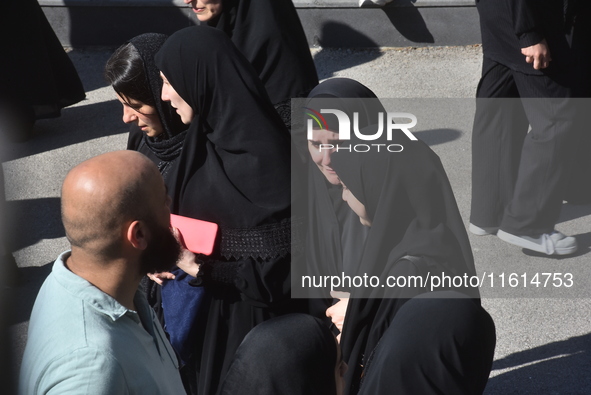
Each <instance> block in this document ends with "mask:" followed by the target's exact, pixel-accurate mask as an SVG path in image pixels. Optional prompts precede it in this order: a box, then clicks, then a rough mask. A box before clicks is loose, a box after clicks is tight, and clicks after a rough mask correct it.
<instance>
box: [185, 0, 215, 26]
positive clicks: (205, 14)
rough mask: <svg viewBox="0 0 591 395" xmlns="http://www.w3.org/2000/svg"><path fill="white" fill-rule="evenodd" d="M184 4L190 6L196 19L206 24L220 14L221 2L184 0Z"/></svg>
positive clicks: (213, 0)
mask: <svg viewBox="0 0 591 395" xmlns="http://www.w3.org/2000/svg"><path fill="white" fill-rule="evenodd" d="M184 1H185V4H191V8H192V9H193V12H194V13H195V15H197V19H199V21H201V22H207V21H210V20H212V19H214V18H217V17H218V16H219V15H220V14H221V13H222V0H184Z"/></svg>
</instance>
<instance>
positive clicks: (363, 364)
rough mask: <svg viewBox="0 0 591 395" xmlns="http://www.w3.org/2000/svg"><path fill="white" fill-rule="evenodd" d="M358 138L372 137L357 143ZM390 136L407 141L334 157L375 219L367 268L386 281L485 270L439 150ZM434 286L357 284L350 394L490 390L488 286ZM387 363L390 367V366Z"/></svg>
mask: <svg viewBox="0 0 591 395" xmlns="http://www.w3.org/2000/svg"><path fill="white" fill-rule="evenodd" d="M370 128H371V127H370ZM363 132H364V134H371V133H373V132H375V129H373V130H371V131H369V130H365V131H363ZM357 143H364V142H362V141H361V142H360V141H355V140H353V141H352V142H351V144H357ZM374 143H376V142H375V141H374ZM380 143H385V144H400V145H401V146H403V150H401V151H400V152H388V151H385V150H382V151H380V152H379V153H378V152H373V153H368V152H364V153H360V152H347V151H341V152H338V153H335V154H334V155H333V158H332V163H333V166H334V169H335V170H336V172H337V174H338V176H339V178H340V180H341V182H342V183H343V186H344V189H343V199H345V200H346V201H347V203H348V204H349V205H350V206H351V208H352V209H354V211H356V213H357V214H358V215H359V217H360V219H361V221H362V223H364V224H365V225H367V226H370V230H369V234H368V236H367V240H366V242H365V245H364V246H363V254H362V258H361V260H360V263H359V265H358V272H357V275H363V274H367V276H376V277H378V278H379V280H380V284H386V283H387V282H386V281H387V280H388V278H389V276H396V277H398V276H405V278H406V279H408V278H409V277H408V276H420V277H421V278H425V279H428V278H431V277H433V276H441V275H442V274H443V273H445V274H446V275H448V276H452V277H453V276H460V277H463V276H464V275H467V276H468V277H469V276H473V275H475V274H476V272H475V268H474V262H473V257H472V251H471V248H470V243H469V241H468V237H467V235H466V230H465V228H464V224H463V221H462V218H461V217H460V214H459V211H458V208H457V204H456V201H455V198H454V195H453V192H452V189H451V186H450V184H449V181H448V179H447V176H446V174H445V170H444V169H443V166H442V165H441V162H440V160H439V158H438V157H437V155H436V154H435V153H434V152H433V151H432V150H431V149H430V148H429V147H428V146H427V145H426V144H424V143H423V142H421V141H420V140H419V141H410V140H409V139H408V138H407V137H406V136H405V135H404V134H403V133H402V132H400V131H399V132H398V133H396V132H394V136H393V140H391V141H380ZM444 289H445V288H444ZM428 291H430V290H429V289H428V287H426V286H421V285H420V284H419V285H416V286H411V285H407V286H406V287H402V286H401V285H400V286H399V287H393V288H388V287H379V286H377V287H373V288H372V287H367V288H363V287H360V288H355V289H354V290H353V291H352V295H351V300H350V302H349V306H348V309H347V312H346V318H345V322H344V326H343V334H342V338H341V345H342V347H343V355H344V358H345V361H346V362H347V363H348V365H349V371H348V372H347V374H346V380H347V391H348V392H347V393H348V394H356V393H357V392H358V391H359V393H363V394H365V393H367V394H370V393H371V394H381V393H385V392H383V391H384V389H385V388H388V391H392V392H393V393H400V394H416V393H420V394H440V393H445V394H451V393H453V394H479V393H482V391H483V390H484V387H485V385H486V381H487V378H488V374H489V372H490V369H491V366H492V358H493V353H494V343H495V340H494V338H495V337H494V336H495V335H494V324H493V322H492V320H491V318H490V316H489V315H488V314H487V313H486V312H485V311H484V310H483V309H482V308H481V307H480V302H479V293H478V290H477V289H475V288H470V287H458V288H452V289H451V290H450V289H448V290H447V291H444V292H433V293H427V292H428ZM411 298H412V299H411ZM409 299H410V301H409ZM376 365H377V366H376ZM382 365H383V366H382ZM386 366H387V367H386ZM383 369H388V374H387V375H383V374H380V371H381V370H383ZM362 377H364V379H363V381H362Z"/></svg>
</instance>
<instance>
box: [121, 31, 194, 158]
mask: <svg viewBox="0 0 591 395" xmlns="http://www.w3.org/2000/svg"><path fill="white" fill-rule="evenodd" d="M167 38H168V36H167V35H165V34H159V33H146V34H141V35H139V36H136V37H134V38H132V39H131V40H129V43H130V44H131V45H133V46H134V48H135V49H136V50H137V51H138V53H139V54H140V56H141V58H142V60H143V62H144V71H145V74H146V79H147V81H145V83H146V84H148V86H149V87H150V91H151V92H152V98H153V101H154V104H155V107H156V111H157V112H158V116H159V118H160V122H161V123H162V126H163V127H164V131H163V133H162V134H161V135H159V136H156V137H148V136H146V135H145V133H142V132H141V131H140V133H141V134H138V133H137V131H136V130H134V131H133V132H132V133H133V134H134V135H135V136H142V139H143V140H144V142H145V143H146V145H147V146H148V147H149V148H150V150H151V151H152V152H153V153H154V154H155V155H156V157H158V159H160V160H161V161H166V162H169V161H171V160H173V159H174V158H176V157H178V156H179V154H180V152H181V149H182V147H183V141H184V139H185V134H186V131H185V130H186V129H187V126H186V125H184V124H183V123H182V122H181V119H180V117H179V115H178V114H177V113H176V111H175V109H174V108H172V106H171V105H170V103H169V102H164V101H162V99H161V95H162V79H161V78H160V70H158V68H157V67H156V64H155V63H154V55H156V52H158V50H159V49H160V47H162V45H163V44H164V42H165V41H166V40H167ZM128 145H132V144H128ZM129 148H131V149H133V148H136V147H132V146H130V147H129Z"/></svg>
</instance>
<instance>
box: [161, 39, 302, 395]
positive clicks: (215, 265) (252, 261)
mask: <svg viewBox="0 0 591 395" xmlns="http://www.w3.org/2000/svg"><path fill="white" fill-rule="evenodd" d="M155 60H156V65H157V66H158V68H159V69H160V70H161V73H162V78H163V81H164V85H163V91H162V98H163V99H164V100H169V101H170V102H171V105H172V106H173V107H174V108H176V109H177V113H178V114H179V115H180V117H181V120H182V121H183V122H184V123H190V126H189V129H188V131H187V135H186V137H185V140H184V143H183V149H182V152H181V154H180V156H179V158H178V159H177V161H175V164H174V165H173V166H172V168H171V169H170V172H169V175H168V177H167V181H166V184H167V186H168V190H169V193H170V195H171V197H172V205H171V209H172V212H178V213H182V215H185V216H188V217H192V218H197V219H202V220H206V221H211V222H215V223H217V224H218V225H219V226H220V234H218V238H217V242H216V247H215V250H214V253H213V254H212V255H211V256H209V257H205V258H202V262H200V264H199V265H195V267H192V268H189V269H187V268H186V269H187V272H188V273H189V274H191V275H194V276H195V277H196V278H195V279H194V281H193V282H192V283H193V284H194V285H196V286H200V287H204V288H205V290H206V292H207V293H208V295H209V297H210V298H211V301H210V303H209V305H208V308H209V311H208V314H207V317H206V318H205V320H203V321H202V322H201V324H200V325H201V332H202V333H201V337H200V339H199V344H198V346H197V347H196V349H195V350H194V351H195V352H194V355H193V360H192V361H191V362H192V363H193V364H194V372H196V373H197V377H196V378H192V389H191V390H192V392H193V393H196V392H198V393H199V394H214V393H216V391H217V389H218V386H219V383H220V381H221V380H222V378H223V377H224V374H225V372H226V371H227V369H228V365H229V363H230V362H231V359H232V357H233V355H234V353H235V351H236V349H237V348H238V345H239V344H240V342H241V341H242V339H243V338H244V336H245V335H246V333H248V331H249V330H250V329H252V328H253V327H254V326H255V325H256V324H258V323H260V322H263V321H265V320H267V319H269V318H271V317H273V316H276V315H281V314H284V313H287V312H292V311H295V310H296V308H295V303H294V302H293V301H292V300H291V299H290V274H289V273H290V261H291V255H290V254H291V242H292V241H291V232H290V227H291V225H290V224H291V221H290V214H291V210H290V208H291V178H290V150H291V144H290V136H289V133H288V131H287V129H286V128H285V126H284V125H283V123H282V122H281V119H280V118H279V116H278V114H277V112H276V111H275V109H274V108H273V105H272V104H271V102H270V101H269V98H268V96H267V94H266V91H265V88H264V86H263V84H262V83H261V81H260V80H259V78H258V77H257V75H256V73H255V71H254V70H253V68H252V66H251V65H250V63H249V62H248V61H247V60H246V59H245V58H244V56H243V55H242V54H241V53H240V52H239V51H238V50H237V49H236V47H235V46H234V45H233V44H232V42H231V41H230V39H229V38H228V37H227V36H226V35H225V34H224V33H223V32H221V31H218V30H216V29H212V28H210V27H191V28H187V29H183V30H180V31H178V32H176V33H175V34H173V35H172V36H171V37H170V38H169V39H168V41H167V42H166V43H165V44H164V46H163V47H162V49H161V50H160V51H159V52H158V53H157V55H156V58H155ZM193 269H194V270H193ZM164 302H165V301H164ZM197 387H198V388H197ZM197 389H198V391H197Z"/></svg>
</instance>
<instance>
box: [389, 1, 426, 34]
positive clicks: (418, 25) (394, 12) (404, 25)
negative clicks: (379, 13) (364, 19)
mask: <svg viewBox="0 0 591 395" xmlns="http://www.w3.org/2000/svg"><path fill="white" fill-rule="evenodd" d="M415 2H416V0H398V1H396V2H395V4H394V3H393V4H391V5H390V6H386V7H384V8H382V10H383V11H384V13H385V14H386V16H387V17H388V19H390V22H392V25H393V26H394V27H395V28H396V30H398V32H399V33H400V34H401V35H402V36H403V37H404V38H406V39H407V40H409V41H412V42H413V43H429V44H431V43H434V42H435V38H433V35H432V34H431V32H430V31H429V28H427V24H426V23H425V20H424V19H423V16H422V15H421V13H420V12H419V10H418V8H416V7H415V6H414V5H412V3H415ZM392 5H397V6H396V7H393V6H392ZM400 5H404V6H403V7H400Z"/></svg>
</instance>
